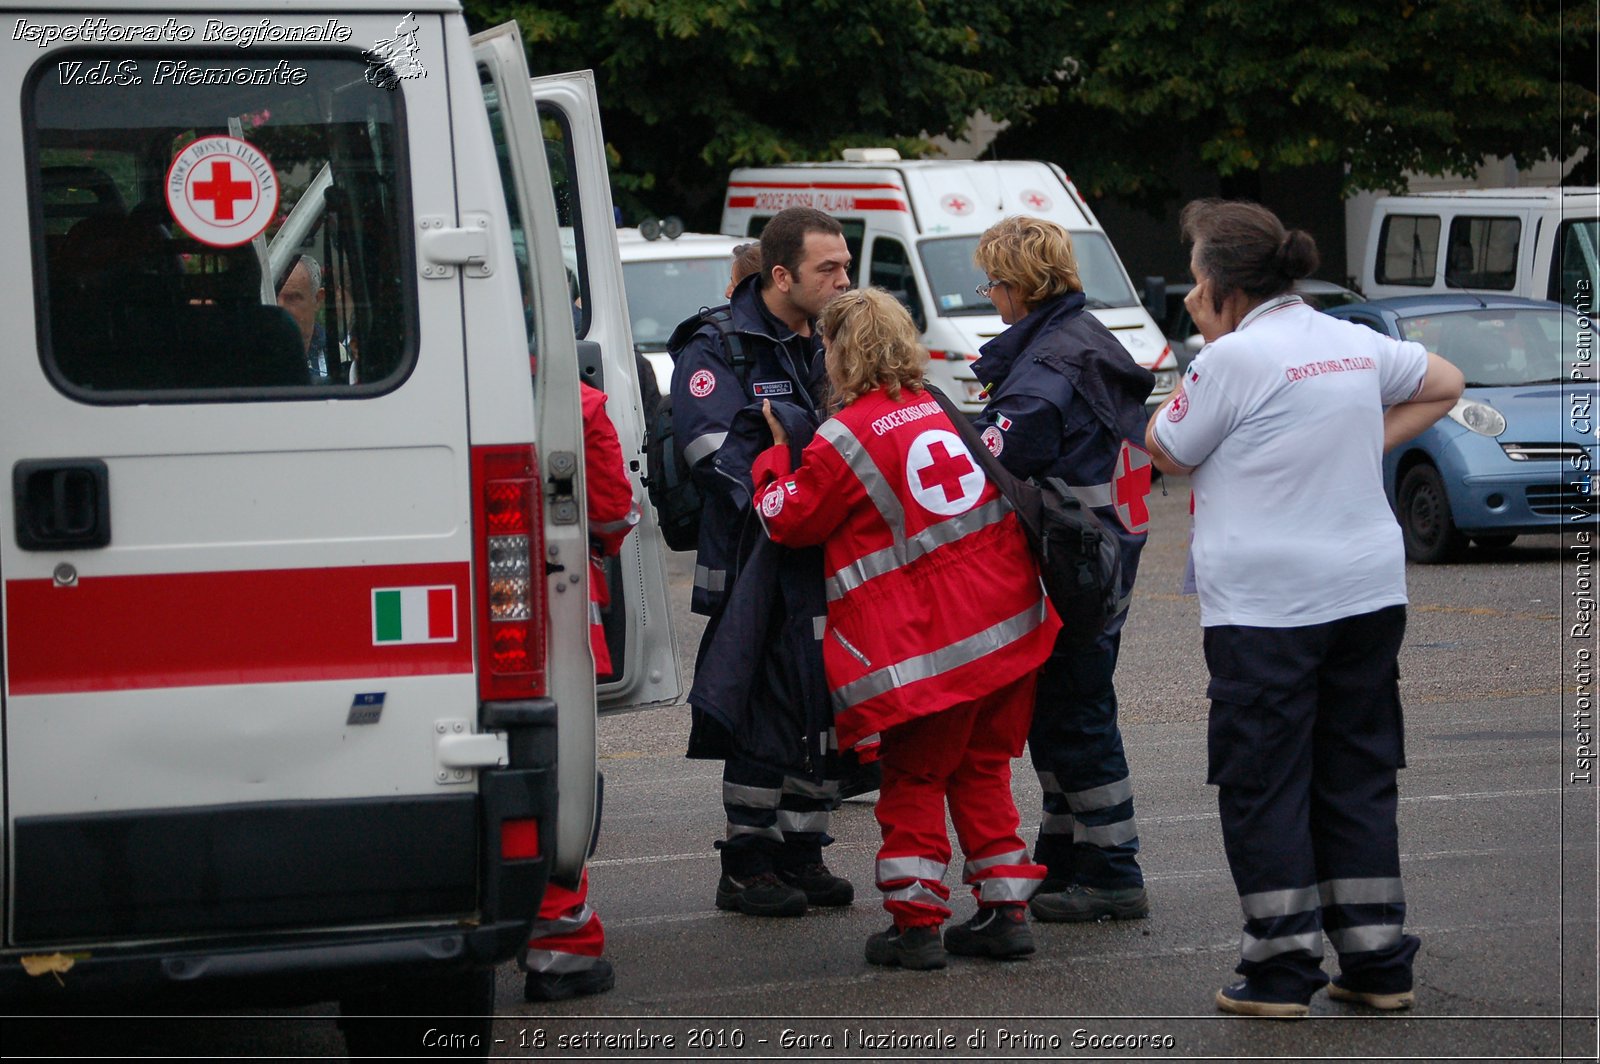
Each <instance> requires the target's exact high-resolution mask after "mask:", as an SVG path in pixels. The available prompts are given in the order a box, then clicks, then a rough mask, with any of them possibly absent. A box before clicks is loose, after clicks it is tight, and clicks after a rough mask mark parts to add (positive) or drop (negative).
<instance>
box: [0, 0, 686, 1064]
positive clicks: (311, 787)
mask: <svg viewBox="0 0 1600 1064" xmlns="http://www.w3.org/2000/svg"><path fill="white" fill-rule="evenodd" d="M0 86H3V91H4V93H5V94H6V95H7V97H8V98H9V99H11V100H13V101H15V102H16V104H17V106H15V107H13V108H12V109H11V110H10V111H9V116H8V117H7V118H5V119H3V120H0V158H3V159H4V160H6V161H5V162H4V163H0V189H3V190H4V193H5V194H4V195H3V196H0V218H3V225H4V227H5V231H6V232H7V233H9V234H10V235H11V236H12V238H13V239H12V241H11V246H12V247H13V252H14V255H15V261H14V267H15V268H14V269H13V270H12V271H11V275H12V278H13V283H12V284H10V285H8V286H6V287H5V288H4V290H3V291H0V307H3V311H0V313H3V316H4V320H6V321H7V322H8V324H9V326H10V328H11V335H12V339H11V341H10V342H9V343H8V345H7V346H6V348H5V350H4V351H3V352H0V457H3V464H4V467H5V468H6V469H7V470H8V471H9V472H10V478H11V485H12V490H11V491H10V492H7V493H4V496H3V501H0V600H3V601H0V606H3V614H0V616H3V622H0V624H3V633H0V646H3V681H4V683H3V687H0V712H3V719H4V735H5V744H4V749H3V754H0V756H3V761H0V771H3V783H4V819H3V835H0V842H3V847H4V855H3V857H4V859H3V862H0V897H3V899H4V907H5V911H4V940H3V943H0V997H3V1000H4V1003H5V1005H6V1011H7V1012H10V1013H26V1012H35V1011H43V1010H45V1009H49V1008H55V1007H57V1006H55V1005H53V1004H52V1003H53V1002H56V1001H57V1000H61V1001H68V1000H73V999H74V998H75V997H76V996H77V995H80V994H81V995H88V996H90V997H91V998H93V999H95V1000H98V1001H100V1002H101V1007H100V1010H99V1011H110V1006H111V1005H112V1004H113V1003H114V1004H115V1006H116V1007H117V1008H118V1009H120V1008H122V1007H123V1005H124V1002H126V1001H128V1000H129V997H130V995H131V994H133V993H138V992H149V993H152V994H156V995H168V994H174V995H182V996H183V997H182V999H183V1000H190V999H197V998H204V997H205V996H207V995H210V996H211V997H213V998H214V999H220V1000H221V1001H223V1002H225V1003H226V1004H227V1005H228V1006H229V1007H236V1006H239V1005H242V1004H247V1003H250V1002H252V1001H255V1000H273V1001H279V1002H287V1001H315V1000H338V1001H340V1002H341V1004H342V1006H343V1010H344V1012H345V1014H346V1015H347V1016H351V1017H354V1016H360V1015H362V1014H381V1015H396V1014H398V1015H415V1014H417V1013H420V1012H423V1011H427V1012H431V1013H433V1014H435V1015H444V1016H474V1015H476V1016H485V1015H487V1014H489V1013H490V1012H491V1011H492V1008H493V1004H494V996H493V995H494V981H493V969H492V966H493V965H495V964H497V963H499V962H502V961H504V960H506V959H508V958H510V957H512V956H513V955H514V954H515V952H516V950H517V948H518V947H519V946H520V945H521V944H522V943H523V942H524V941H525V939H526V935H527V932H528V928H529V924H530V920H531V918H532V917H533V915H534V913H535V911H536V906H537V904H538V901H539V897H540V895H541V893H542V891H543V889H544V885H545V883H546V881H547V879H548V878H549V877H552V876H559V877H563V878H566V879H569V880H570V878H571V877H573V876H575V875H576V874H577V872H578V871H579V869H580V868H581V866H582V862H583V860H584V858H585V855H586V854H587V852H588V850H589V847H590V844H591V839H592V837H593V833H594V827H595V823H596V818H597V808H596V807H597V801H598V795H597V790H598V788H597V782H598V781H597V775H596V771H595V712H596V702H597V696H596V682H595V680H596V678H595V675H594V663H593V658H592V655H591V653H590V650H589V640H588V615H589V601H588V587H587V583H586V582H587V579H588V567H587V564H586V559H587V554H588V536H587V531H586V517H585V512H584V469H583V464H582V457H581V456H582V453H583V450H582V439H583V433H582V425H581V418H580V413H579V398H578V381H579V368H578V367H579V357H578V352H577V350H576V348H575V341H574V329H573V313H572V306H573V304H572V299H571V297H570V296H569V294H568V291H567V285H566V282H565V279H564V277H565V270H564V269H563V266H562V254H561V247H560V240H559V236H558V229H559V227H560V226H562V225H571V226H574V227H575V228H576V229H577V231H578V232H579V234H580V236H579V248H580V251H581V253H582V262H583V268H582V269H581V270H580V274H581V275H582V283H583V284H584V285H585V286H586V288H585V292H584V298H583V299H582V307H583V314H584V316H585V318H584V320H585V324H586V325H588V326H589V328H588V336H589V338H590V340H591V341H592V343H591V346H590V349H589V357H590V359H591V361H592V362H594V364H595V365H596V366H597V367H598V375H599V376H600V377H601V378H603V383H604V384H606V385H607V386H608V387H611V388H612V389H613V390H614V395H616V396H620V397H621V398H620V399H614V401H613V402H612V403H611V405H610V413H611V415H612V418H613V420H614V421H615V422H616V425H617V428H618V431H619V434H620V435H621V436H622V439H623V447H624V453H625V454H628V455H637V454H638V448H639V439H640V436H641V434H642V429H643V423H642V418H641V416H640V413H639V409H638V403H637V401H636V400H634V399H632V398H631V397H632V396H633V395H634V393H635V388H636V383H635V380H634V374H633V368H632V367H633V358H632V351H631V343H630V341H629V339H628V335H627V318H626V314H625V311H624V308H623V304H622V295H621V277H620V267H619V266H618V265H617V263H616V249H615V243H614V238H613V237H612V225H611V213H612V212H611V204H610V198H609V191H608V184H607V175H606V168H605V156H604V148H603V141H602V139H601V137H600V129H599V122H598V111H597V108H596V107H595V103H594V99H593V93H592V89H593V82H592V79H590V78H588V77H587V76H586V75H575V76H569V77H568V78H566V79H564V80H562V81H561V83H560V84H557V85H553V86H552V89H551V92H550V94H549V96H548V97H547V98H546V101H545V102H544V103H542V104H541V110H542V111H543V114H542V115H541V114H539V113H536V111H535V107H534V101H533V99H532V98H531V97H530V95H529V92H528V88H527V86H528V74H527V70H526V66H525V64H524V59H523V45H522V42H521V40H520V38H519V36H518V34H517V32H516V29H515V27H514V26H507V27H502V28H500V29H498V30H493V31H490V32H488V33H486V34H482V35H480V36H479V37H477V38H474V39H471V40H469V38H468V34H467V30H466V24H465V22H464V20H463V18H462V15H461V12H460V8H459V5H458V4H457V3H455V2H454V0H404V2H403V3H399V2H397V3H392V4H390V3H383V2H373V0H349V2H348V3H338V2H328V0H287V2H282V0H274V2H272V3H270V4H269V3H259V4H256V5H255V6H254V7H252V6H251V5H250V4H248V3H243V2H241V3H236V4H231V5H227V6H226V7H224V6H223V5H213V6H212V7H211V8H210V9H206V8H201V7H197V5H194V4H193V3H189V2H187V0H115V2H99V3H97V2H94V0H81V2H78V3H74V4H73V5H71V6H70V7H62V6H61V5H45V4H42V3H27V2H18V0H0ZM541 117H543V118H545V119H546V121H545V122H544V123H543V125H544V128H545V129H546V130H547V131H548V132H547V134H545V135H542V134H541V121H540V119H541ZM547 141H548V142H547ZM547 157H549V158H551V159H552V160H561V161H562V163H563V165H562V166H561V167H560V168H559V172H558V174H557V175H556V176H557V178H558V180H557V181H556V183H555V184H554V186H553V185H552V175H551V168H550V167H548V166H547V163H546V159H547ZM497 161H498V165H496V163H497ZM302 256H310V257H311V258H312V259H314V260H315V266H316V269H314V270H313V269H312V267H311V264H309V263H306V264H305V265H303V266H301V265H297V264H301V263H304V261H305V260H303V258H302ZM298 269H304V270H305V274H306V277H307V278H309V276H310V275H311V274H312V273H320V275H321V278H322V284H321V288H322V297H321V299H322V301H321V309H320V312H318V311H317V310H316V308H315V304H312V311H311V313H310V314H309V315H306V316H303V317H299V318H297V317H296V316H295V315H294V313H292V312H291V311H289V310H284V309H280V306H279V305H278V297H277V294H276V292H277V290H278V289H279V288H280V286H284V288H285V291H287V290H288V285H287V284H286V279H288V278H289V277H290V275H291V274H292V273H294V272H295V271H296V270H298ZM307 287H308V288H309V287H310V286H309V285H308V286H307ZM530 353H532V354H533V355H534V356H535V364H536V369H535V371H534V373H533V374H532V377H531V380H530V373H529V355H530ZM630 477H631V478H632V479H633V480H634V481H635V484H636V485H637V483H638V477H639V473H638V470H637V469H635V470H632V471H630ZM636 497H637V498H638V499H639V500H640V501H641V506H642V507H643V508H644V509H645V510H646V511H647V512H648V506H647V505H645V504H644V502H643V500H644V492H643V490H642V489H637V490H636ZM627 549H628V551H629V555H628V558H627V559H626V561H627V564H625V565H624V566H622V567H621V569H622V572H623V574H624V577H623V579H622V581H621V583H620V584H619V586H618V587H616V588H615V589H614V593H615V595H616V596H617V598H618V600H619V601H620V606H619V607H618V609H619V611H620V613H621V614H623V615H624V620H623V622H622V623H621V624H620V625H617V626H615V628H616V632H617V634H616V636H615V644H616V645H614V647H613V656H614V658H615V660H616V661H617V662H618V667H619V672H618V673H617V675H615V676H614V677H611V678H608V679H607V680H606V682H604V683H603V684H602V685H601V686H600V701H601V702H602V703H604V704H608V705H613V706H618V707H620V706H622V705H625V704H634V703H647V702H655V701H663V700H671V699H675V698H676V697H677V695H678V687H679V684H678V676H677V670H676V654H675V653H674V648H673V646H672V636H671V630H670V626H669V624H668V621H667V610H666V598H665V580H664V577H663V567H662V557H661V550H660V545H659V542H658V539H657V535H656V533H655V531H654V530H653V528H652V527H651V526H650V523H649V521H648V520H647V521H646V522H645V523H643V524H641V526H640V528H639V531H638V533H637V535H636V536H635V537H633V538H632V540H631V541H630V544H629V546H628V548H627ZM485 1023H486V1021H472V1020H461V1019H456V1020H441V1021H435V1022H434V1023H432V1024H431V1026H435V1027H438V1028H439V1029H440V1037H441V1038H443V1039H444V1040H443V1041H439V1042H437V1043H436V1044H439V1045H447V1046H454V1047H457V1048H468V1049H471V1050H474V1051H477V1052H479V1053H482V1052H483V1051H485V1050H486V1049H487V1041H486V1039H487V1029H486V1027H485ZM347 1030H348V1034H349V1037H350V1040H351V1045H352V1049H353V1050H356V1049H358V1048H359V1049H360V1050H361V1051H371V1050H373V1049H374V1048H375V1047H380V1046H387V1047H388V1048H390V1049H393V1050H396V1051H404V1052H405V1053H415V1052H417V1051H418V1049H419V1047H420V1046H421V1045H422V1042H421V1041H420V1040H416V1039H417V1038H418V1037H419V1035H420V1031H419V1030H417V1029H415V1027H414V1026H413V1027H407V1026H406V1025H396V1024H383V1023H362V1022H360V1021H359V1020H352V1021H351V1023H350V1025H349V1027H348V1029H347ZM385 1036H392V1037H396V1038H398V1039H399V1040H398V1041H396V1042H393V1043H388V1042H385V1041H384V1039H385Z"/></svg>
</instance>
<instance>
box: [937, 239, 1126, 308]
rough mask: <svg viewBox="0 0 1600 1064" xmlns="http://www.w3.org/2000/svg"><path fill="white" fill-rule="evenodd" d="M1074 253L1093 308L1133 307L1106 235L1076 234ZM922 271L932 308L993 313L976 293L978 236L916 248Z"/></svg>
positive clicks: (981, 278)
mask: <svg viewBox="0 0 1600 1064" xmlns="http://www.w3.org/2000/svg"><path fill="white" fill-rule="evenodd" d="M1072 248H1073V250H1074V251H1075V252H1076V253H1077V256H1078V276H1079V277H1080V278H1081V279H1082V281H1083V292H1084V295H1085V296H1087V297H1088V301H1089V308H1090V309H1091V310H1098V309H1100V308H1103V307H1133V306H1137V305H1138V303H1139V300H1138V297H1136V296H1135V295H1134V294H1133V289H1132V288H1131V287H1129V285H1128V279H1127V277H1126V276H1124V274H1123V272H1122V266H1121V264H1120V263H1119V262H1118V261H1117V253H1116V252H1115V251H1113V250H1112V249H1111V241H1109V240H1107V239H1106V238H1105V234H1103V233H1073V234H1072ZM918 250H919V251H920V252H921V254H922V268H923V269H924V270H926V271H927V273H928V284H929V285H930V286H931V287H932V288H933V302H934V306H936V307H938V308H939V313H940V314H943V315H946V316H955V315H967V314H994V313H996V311H995V309H994V304H993V303H991V302H990V301H989V300H987V299H984V298H983V297H982V296H980V295H978V294H977V292H975V291H973V290H974V289H975V288H977V287H978V285H980V284H982V283H983V281H984V276H983V271H982V270H980V269H978V267H977V266H976V265H975V264H974V263H973V261H972V254H973V252H975V251H977V250H978V238H977V237H976V236H949V237H940V238H938V239H936V240H924V241H923V242H922V243H921V244H919V245H918Z"/></svg>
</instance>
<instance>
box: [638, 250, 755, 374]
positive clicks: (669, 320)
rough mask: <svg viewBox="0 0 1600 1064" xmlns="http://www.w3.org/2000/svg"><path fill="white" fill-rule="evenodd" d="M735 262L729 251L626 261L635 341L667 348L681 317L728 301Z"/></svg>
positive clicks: (657, 348)
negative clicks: (684, 256)
mask: <svg viewBox="0 0 1600 1064" xmlns="http://www.w3.org/2000/svg"><path fill="white" fill-rule="evenodd" d="M731 266H732V260H731V258H730V257H729V256H727V255H718V256H717V257H716V258H710V259H705V258H701V259H655V260H652V261H650V262H625V263H623V264H622V283H623V286H624V287H625V288H626V289H627V291H628V317H629V318H630V319H632V323H633V342H634V344H635V345H636V346H638V347H639V349H640V350H643V351H665V350H666V349H667V340H668V338H670V337H671V336H672V330H673V329H675V328H677V325H678V323H679V322H680V321H682V320H684V319H685V318H687V317H689V315H691V314H693V313H695V311H697V310H699V309H700V308H701V307H719V306H721V305H722V304H724V303H726V302H727V301H728V299H727V296H726V294H725V293H726V292H727V290H728V272H729V269H730V268H731Z"/></svg>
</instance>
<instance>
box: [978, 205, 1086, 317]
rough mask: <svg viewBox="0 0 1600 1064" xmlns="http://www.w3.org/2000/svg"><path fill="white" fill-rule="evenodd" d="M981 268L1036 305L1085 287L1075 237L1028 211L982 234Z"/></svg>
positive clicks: (1026, 303) (1027, 302)
mask: <svg viewBox="0 0 1600 1064" xmlns="http://www.w3.org/2000/svg"><path fill="white" fill-rule="evenodd" d="M972 257H973V259H974V260H975V261H976V262H977V264H978V269H980V270H982V271H984V272H985V273H987V274H988V275H989V276H990V277H992V278H994V279H995V280H997V281H1004V282H1005V283H1006V284H1007V285H1008V286H1009V287H1010V288H1011V290H1012V292H1013V293H1015V295H1016V297H1017V298H1018V299H1019V300H1021V301H1022V304H1023V306H1025V307H1028V308H1029V309H1032V308H1034V307H1036V306H1038V305H1039V304H1040V303H1043V302H1044V301H1045V300H1047V299H1052V298H1054V297H1055V296H1060V295H1065V294H1067V293H1068V292H1081V291H1083V282H1082V281H1081V280H1080V279H1079V278H1078V256H1077V255H1076V254H1075V253H1074V252H1073V250H1072V237H1071V236H1070V235H1069V234H1068V233H1067V231H1066V230H1065V229H1063V228H1061V226H1059V225H1057V224H1056V223H1055V222H1050V221H1046V220H1045V219H1043V218H1031V217H1029V216H1028V215H1026V214H1016V215H1012V216H1011V217H1010V218H1004V219H1001V220H1000V221H998V222H996V223H995V224H993V225H991V226H990V227H989V228H988V229H986V230H984V234H983V235H982V236H981V237H979V238H978V250H977V251H976V252H974V253H973V256H972Z"/></svg>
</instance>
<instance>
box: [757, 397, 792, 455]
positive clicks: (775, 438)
mask: <svg viewBox="0 0 1600 1064" xmlns="http://www.w3.org/2000/svg"><path fill="white" fill-rule="evenodd" d="M761 416H762V417H764V418H766V419H767V427H768V428H770V429H771V430H772V442H773V445H774V446H777V447H787V446H788V445H789V434H788V433H787V432H785V431H783V423H782V422H780V421H779V420H778V419H777V418H776V417H774V416H773V414H772V400H771V399H763V400H761Z"/></svg>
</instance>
